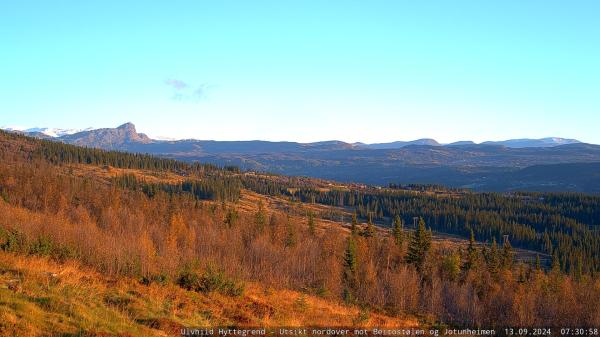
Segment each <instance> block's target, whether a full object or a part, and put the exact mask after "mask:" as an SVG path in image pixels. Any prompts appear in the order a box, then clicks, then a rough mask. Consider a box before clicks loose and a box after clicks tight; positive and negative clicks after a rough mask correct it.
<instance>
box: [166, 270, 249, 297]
mask: <svg viewBox="0 0 600 337" xmlns="http://www.w3.org/2000/svg"><path fill="white" fill-rule="evenodd" d="M177 284H178V285H179V286H180V287H182V288H184V289H187V290H193V291H196V292H202V293H209V292H213V291H217V292H219V293H221V294H224V295H227V296H240V295H242V294H243V293H244V288H245V287H244V284H243V282H240V281H236V280H234V279H231V278H228V277H227V276H226V275H225V273H223V272H222V271H220V270H215V268H213V267H208V268H207V269H206V270H205V271H204V273H203V274H202V275H199V274H198V273H197V272H195V271H193V270H191V269H190V268H186V269H184V271H183V272H182V273H181V274H180V275H179V278H178V279H177Z"/></svg>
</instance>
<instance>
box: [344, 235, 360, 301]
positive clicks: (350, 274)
mask: <svg viewBox="0 0 600 337" xmlns="http://www.w3.org/2000/svg"><path fill="white" fill-rule="evenodd" d="M357 270H358V256H357V248H356V241H355V239H354V236H353V235H351V236H349V237H348V242H347V244H346V251H345V252H344V271H343V272H344V274H343V275H342V276H343V280H344V292H343V294H342V296H343V297H344V301H346V303H353V302H354V299H355V291H356V282H357V280H356V271H357Z"/></svg>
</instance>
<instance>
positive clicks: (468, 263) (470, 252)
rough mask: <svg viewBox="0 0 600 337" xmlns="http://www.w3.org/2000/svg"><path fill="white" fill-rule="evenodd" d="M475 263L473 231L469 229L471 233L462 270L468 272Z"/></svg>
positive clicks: (475, 252) (475, 253)
mask: <svg viewBox="0 0 600 337" xmlns="http://www.w3.org/2000/svg"><path fill="white" fill-rule="evenodd" d="M476 263H477V249H475V233H474V232H473V229H471V235H470V236H469V246H468V247H467V256H466V258H465V263H464V264H463V271H465V272H468V271H469V270H471V269H473V268H474V267H475V265H476Z"/></svg>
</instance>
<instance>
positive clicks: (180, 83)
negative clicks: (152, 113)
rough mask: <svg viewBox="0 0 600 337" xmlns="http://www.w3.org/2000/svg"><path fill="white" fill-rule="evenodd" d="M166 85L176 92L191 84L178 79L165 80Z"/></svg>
mask: <svg viewBox="0 0 600 337" xmlns="http://www.w3.org/2000/svg"><path fill="white" fill-rule="evenodd" d="M165 84H166V85H168V86H170V87H173V88H174V89H176V90H183V89H186V88H188V87H189V84H187V83H185V82H184V81H182V80H176V79H168V80H165Z"/></svg>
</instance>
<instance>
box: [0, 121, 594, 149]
mask: <svg viewBox="0 0 600 337" xmlns="http://www.w3.org/2000/svg"><path fill="white" fill-rule="evenodd" d="M0 129H3V130H6V131H12V132H23V133H25V134H29V135H32V136H36V135H40V134H43V135H46V136H49V137H52V138H65V139H66V140H68V141H73V140H74V139H76V138H78V137H81V136H82V135H84V134H85V133H88V132H90V133H92V134H93V133H97V132H100V131H103V132H104V133H105V134H106V131H107V130H119V129H126V130H127V133H128V134H129V137H127V138H128V139H127V140H128V141H130V142H136V141H137V142H142V143H149V142H186V141H203V142H205V141H213V142H266V143H293V144H302V145H310V146H321V145H326V144H335V145H338V146H343V147H345V148H352V147H354V148H365V149H378V150H382V149H398V148H402V147H406V146H410V145H427V146H465V145H502V146H506V147H509V148H526V147H553V146H561V145H566V144H579V143H583V142H581V141H579V140H577V139H571V138H562V137H544V138H537V139H536V138H515V139H507V140H500V141H483V142H480V143H476V142H473V141H471V140H463V141H456V142H451V143H440V142H438V141H436V140H435V139H433V138H420V139H415V140H406V141H405V140H397V141H391V142H382V143H364V142H354V143H349V142H345V141H340V140H328V141H316V142H295V141H269V140H258V139H257V140H204V139H196V138H188V139H171V138H165V137H156V138H150V137H149V136H147V135H146V134H144V133H137V130H136V127H135V125H134V124H133V123H131V122H127V123H124V124H122V125H120V126H118V127H116V128H97V129H95V128H91V127H88V128H85V129H61V128H49V127H34V128H20V127H14V126H12V127H9V126H3V127H1V128H0ZM86 135H87V134H86ZM138 135H139V136H138ZM105 143H110V142H109V141H107V142H105Z"/></svg>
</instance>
